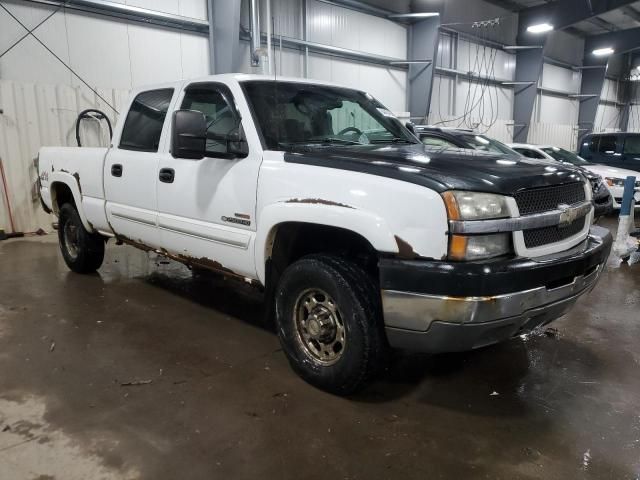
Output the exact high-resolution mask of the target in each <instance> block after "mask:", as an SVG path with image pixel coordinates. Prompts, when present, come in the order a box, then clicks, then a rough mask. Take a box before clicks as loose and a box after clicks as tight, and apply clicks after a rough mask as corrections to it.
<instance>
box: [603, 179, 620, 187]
mask: <svg viewBox="0 0 640 480" xmlns="http://www.w3.org/2000/svg"><path fill="white" fill-rule="evenodd" d="M605 180H606V181H607V185H609V186H610V187H624V178H614V177H605Z"/></svg>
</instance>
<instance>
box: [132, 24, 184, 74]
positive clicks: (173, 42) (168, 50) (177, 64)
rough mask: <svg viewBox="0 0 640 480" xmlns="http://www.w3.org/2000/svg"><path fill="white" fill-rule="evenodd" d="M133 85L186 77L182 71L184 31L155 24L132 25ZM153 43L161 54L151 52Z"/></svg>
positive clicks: (154, 47)
mask: <svg viewBox="0 0 640 480" xmlns="http://www.w3.org/2000/svg"><path fill="white" fill-rule="evenodd" d="M127 30H128V36H129V58H130V69H131V85H149V84H153V83H162V82H167V81H171V80H175V79H176V78H185V76H184V75H183V73H182V48H181V34H180V33H178V32H173V31H168V30H159V29H157V28H154V27H153V26H146V25H129V26H128V29H127ZM150 45H153V49H154V50H155V51H156V52H162V57H161V58H160V56H159V55H153V56H150V55H149V47H150Z"/></svg>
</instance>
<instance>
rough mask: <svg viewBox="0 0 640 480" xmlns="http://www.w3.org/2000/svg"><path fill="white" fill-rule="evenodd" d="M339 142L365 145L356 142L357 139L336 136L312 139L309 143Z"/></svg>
mask: <svg viewBox="0 0 640 480" xmlns="http://www.w3.org/2000/svg"><path fill="white" fill-rule="evenodd" d="M316 142H317V143H329V144H331V143H338V144H341V145H364V144H363V143H361V142H356V141H355V140H347V139H345V138H336V137H326V138H321V139H318V140H311V141H310V142H309V143H316Z"/></svg>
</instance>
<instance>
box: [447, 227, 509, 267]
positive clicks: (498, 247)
mask: <svg viewBox="0 0 640 480" xmlns="http://www.w3.org/2000/svg"><path fill="white" fill-rule="evenodd" d="M510 238H511V236H510V234H509V233H497V234H491V235H474V236H463V235H451V237H449V260H458V261H463V260H467V261H469V260H480V259H483V258H491V257H499V256H500V255H506V254H508V253H510V252H511V241H510Z"/></svg>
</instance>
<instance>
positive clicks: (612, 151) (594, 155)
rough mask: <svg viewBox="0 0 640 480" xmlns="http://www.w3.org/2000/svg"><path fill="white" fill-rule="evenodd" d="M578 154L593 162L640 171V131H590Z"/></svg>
mask: <svg viewBox="0 0 640 480" xmlns="http://www.w3.org/2000/svg"><path fill="white" fill-rule="evenodd" d="M578 155H580V156H581V157H582V158H584V159H586V160H589V161H590V162H593V163H602V164H603V165H610V166H612V167H618V168H628V169H629V170H635V171H638V172H640V133H590V134H588V135H585V136H584V137H583V138H582V141H581V142H580V148H579V149H578Z"/></svg>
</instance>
